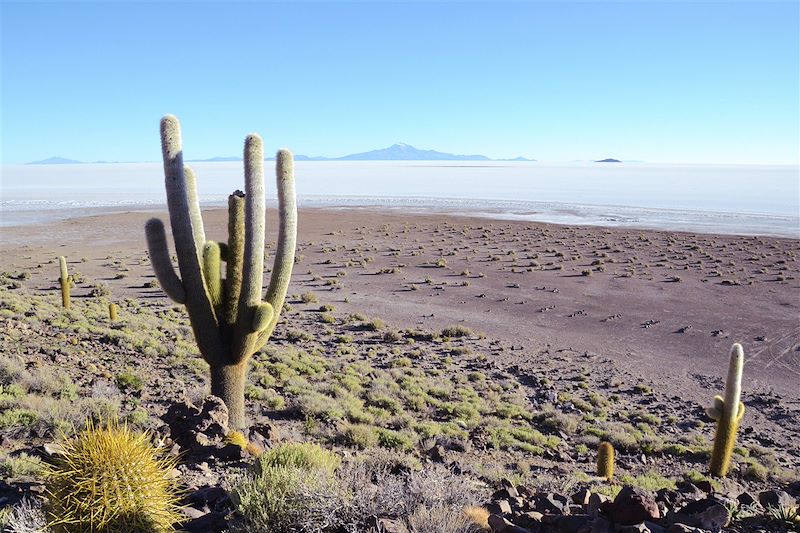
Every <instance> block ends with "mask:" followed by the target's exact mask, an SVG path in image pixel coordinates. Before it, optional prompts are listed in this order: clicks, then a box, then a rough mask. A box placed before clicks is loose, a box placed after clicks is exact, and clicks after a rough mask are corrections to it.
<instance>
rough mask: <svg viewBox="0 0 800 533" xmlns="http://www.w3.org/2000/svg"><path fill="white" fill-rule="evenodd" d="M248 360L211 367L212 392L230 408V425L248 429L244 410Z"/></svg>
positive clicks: (234, 427) (236, 429)
mask: <svg viewBox="0 0 800 533" xmlns="http://www.w3.org/2000/svg"><path fill="white" fill-rule="evenodd" d="M247 365H248V362H247V361H245V362H243V363H239V364H236V365H221V366H212V367H211V394H213V395H214V396H218V397H220V398H222V401H223V402H225V406H226V407H227V408H228V427H230V428H231V429H232V430H235V431H243V430H246V429H247V417H246V416H245V411H244V387H245V385H246V384H247Z"/></svg>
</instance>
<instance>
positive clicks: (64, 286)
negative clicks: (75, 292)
mask: <svg viewBox="0 0 800 533" xmlns="http://www.w3.org/2000/svg"><path fill="white" fill-rule="evenodd" d="M58 266H59V268H60V270H61V276H60V277H59V278H58V281H59V282H60V283H61V305H62V306H63V307H64V309H69V305H70V301H69V287H70V284H72V276H70V275H69V273H68V272H67V259H66V258H65V257H64V256H63V255H62V256H60V257H59V258H58Z"/></svg>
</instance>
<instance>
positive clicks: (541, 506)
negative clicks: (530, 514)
mask: <svg viewBox="0 0 800 533" xmlns="http://www.w3.org/2000/svg"><path fill="white" fill-rule="evenodd" d="M566 503H567V499H566V498H564V497H563V496H560V495H558V494H553V493H552V492H551V493H548V494H537V495H536V496H534V497H533V508H534V510H536V511H539V512H540V513H543V514H547V513H553V514H564V507H565V504H566Z"/></svg>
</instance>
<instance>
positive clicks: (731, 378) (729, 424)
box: [707, 343, 744, 477]
mask: <svg viewBox="0 0 800 533" xmlns="http://www.w3.org/2000/svg"><path fill="white" fill-rule="evenodd" d="M743 366H744V351H743V350H742V345H741V344H738V343H736V344H734V345H733V347H732V348H731V357H730V362H729V365H728V380H727V382H726V383H725V398H724V399H723V398H721V397H719V396H717V397H715V398H714V405H713V406H712V407H710V408H708V409H707V413H708V415H709V416H710V417H711V418H713V419H714V420H716V421H717V430H716V433H715V435H714V449H713V451H712V452H711V466H710V471H711V475H713V476H717V477H725V476H726V475H727V473H728V469H729V468H730V465H731V456H732V455H733V448H734V446H735V445H736V432H737V431H738V429H739V422H740V421H741V420H742V417H743V416H744V404H743V403H742V402H741V401H740V397H741V394H742V368H743Z"/></svg>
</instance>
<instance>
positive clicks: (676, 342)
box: [0, 211, 800, 532]
mask: <svg viewBox="0 0 800 533" xmlns="http://www.w3.org/2000/svg"><path fill="white" fill-rule="evenodd" d="M207 216H208V222H207V227H208V228H211V229H210V230H209V233H210V234H212V235H211V236H212V237H213V231H214V230H213V228H214V227H215V224H214V221H217V220H218V219H219V216H220V213H218V212H211V213H209V214H208V215H207ZM145 218H146V215H142V214H128V215H124V216H116V215H115V216H107V217H97V218H94V219H79V220H76V221H69V222H68V223H63V224H61V225H58V226H53V227H52V228H49V229H50V230H52V231H45V232H42V231H41V228H39V229H38V230H37V231H34V230H33V229H32V228H17V229H14V230H13V231H12V230H9V229H7V228H6V229H4V230H3V232H4V233H3V237H4V238H3V243H4V244H3V248H5V250H3V253H2V254H0V255H2V257H3V260H2V270H4V271H5V272H4V273H3V277H2V280H0V282H1V283H0V286H1V287H2V288H0V331H1V332H2V333H0V358H1V359H0V385H2V387H3V388H2V391H0V446H1V448H0V453H1V454H2V457H3V458H2V459H0V460H2V461H3V467H2V468H3V469H4V470H3V471H4V477H5V478H6V482H5V485H3V487H2V495H0V499H2V502H0V504H4V505H8V504H10V503H13V502H15V501H17V500H18V499H19V498H21V497H22V496H24V495H26V494H32V495H34V496H35V495H37V494H39V493H40V491H41V475H40V474H41V468H40V467H41V465H42V463H46V462H47V461H49V460H50V455H51V453H52V452H53V451H54V450H55V449H54V448H52V447H51V446H50V444H51V443H53V442H56V441H57V440H58V438H59V437H58V434H59V431H65V432H67V433H69V432H70V431H71V430H72V429H71V428H72V427H74V426H80V425H81V424H82V423H83V421H84V419H85V417H86V416H92V415H93V416H95V417H108V416H119V417H121V418H124V419H126V420H127V421H128V422H129V423H130V424H131V425H133V426H135V427H137V428H141V429H147V430H151V431H153V432H154V434H155V435H156V436H157V437H156V438H157V439H158V441H159V442H161V443H162V444H164V445H165V447H166V448H167V449H169V450H171V453H179V454H181V455H180V457H181V463H180V465H179V467H178V470H179V472H180V480H181V484H182V485H183V486H184V487H185V488H186V489H187V491H188V494H187V496H186V503H187V504H188V506H187V511H186V513H187V518H190V519H191V520H192V522H189V524H188V525H187V526H185V527H187V528H189V529H191V530H194V531H214V530H222V529H223V528H224V527H226V523H227V522H226V520H227V519H228V518H230V517H231V516H233V515H232V514H231V510H232V504H231V503H230V501H229V498H228V496H227V489H228V488H229V485H228V483H229V482H230V480H231V479H234V478H235V476H236V474H237V473H238V472H242V471H245V470H246V469H247V468H248V465H249V464H251V463H252V461H253V458H252V456H251V455H250V453H249V452H248V451H247V450H243V449H242V448H240V447H238V446H236V445H232V444H230V443H228V442H227V440H226V439H225V435H226V434H227V429H226V427H225V424H226V414H225V413H224V406H219V405H216V404H215V403H214V400H213V399H207V398H206V396H207V391H208V380H207V365H206V364H205V363H204V362H203V361H202V360H201V359H199V358H198V357H197V355H196V347H195V346H194V344H193V338H192V334H191V330H190V328H189V326H188V322H187V319H186V316H185V313H184V311H183V310H182V309H181V308H180V307H179V306H175V305H173V304H172V303H170V302H169V301H168V300H167V299H166V298H165V297H164V296H163V294H162V293H161V291H160V289H159V288H158V286H157V284H156V283H154V278H153V277H152V274H151V272H150V270H149V265H148V260H147V256H146V253H145V252H144V246H143V245H142V244H141V241H143V238H142V236H141V235H139V233H138V230H137V228H139V227H141V226H140V223H141V222H142V221H143V220H144V219H145ZM301 224H302V225H301V238H300V249H299V251H298V262H297V265H296V268H295V275H294V276H293V284H292V287H291V289H290V295H291V297H290V298H289V300H288V305H287V308H286V309H285V310H284V313H283V315H282V316H283V319H282V321H281V323H280V325H279V327H278V329H277V330H276V332H275V335H274V336H273V339H272V340H271V342H270V343H269V344H268V346H267V348H265V349H264V350H262V351H261V352H260V353H258V354H256V356H255V357H254V359H253V365H252V369H251V373H250V385H249V387H248V390H247V396H248V410H249V413H248V414H249V416H250V419H251V421H252V423H253V426H252V430H251V433H250V435H248V437H249V440H250V441H251V442H253V443H256V444H257V445H258V446H260V447H264V448H269V447H270V446H273V445H274V444H275V443H276V442H281V441H316V442H320V443H322V444H324V445H325V446H326V447H329V448H333V449H336V450H338V451H339V453H341V454H342V455H343V457H345V458H353V457H357V456H361V455H364V454H367V455H369V454H372V453H378V452H380V453H390V454H391V458H390V459H387V460H390V461H391V462H393V463H395V464H397V465H402V467H403V468H408V469H410V470H414V469H420V468H421V469H426V468H432V467H435V466H436V467H446V470H447V471H448V472H449V473H450V474H451V475H454V476H457V477H458V478H459V479H463V481H464V483H465V484H470V485H471V486H472V485H474V486H476V487H479V488H480V490H478V491H477V492H476V493H475V494H476V495H477V496H476V497H475V498H476V501H474V502H472V503H474V504H476V505H483V504H485V505H486V506H487V509H488V510H489V511H491V512H492V513H494V515H495V516H494V518H492V517H490V518H489V520H490V522H489V523H488V525H490V526H491V527H492V530H493V531H512V532H513V531H523V529H511V528H512V527H517V528H524V530H530V531H594V530H597V531H607V530H610V529H609V528H611V527H612V526H613V527H616V528H617V529H618V530H619V529H622V530H631V531H633V529H625V528H630V527H632V526H634V525H636V527H639V529H636V530H637V531H644V529H642V527H647V528H648V529H649V530H651V531H662V530H670V531H692V529H689V528H690V527H701V528H703V529H707V530H718V529H719V528H720V527H723V526H724V524H722V525H720V523H721V522H722V521H723V518H724V517H725V516H727V519H725V520H724V523H725V524H728V525H727V529H729V530H733V531H782V530H790V528H791V527H793V526H792V525H791V523H790V521H789V520H788V518H787V517H783V518H784V519H780V517H777V518H776V517H773V516H772V515H771V514H770V511H768V510H767V507H769V508H770V509H771V510H772V512H774V513H777V512H778V511H777V509H779V508H781V507H783V508H789V507H791V505H794V504H793V503H792V500H793V499H794V498H796V497H797V496H798V486H797V481H798V468H799V467H800V447H799V446H798V440H797V436H798V430H797V428H798V427H800V426H798V422H800V399H798V396H800V395H798V393H797V388H796V385H797V376H798V373H797V372H798V370H797V368H798V353H800V352H798V350H797V348H798V329H800V328H798V326H797V319H798V315H797V313H798V311H797V310H798V270H800V269H799V268H798V262H797V259H796V252H797V248H798V243H797V241H792V240H786V239H771V238H749V237H747V238H745V237H718V236H703V235H688V234H669V233H659V232H631V231H618V230H613V231H612V230H605V229H600V228H566V227H559V226H546V225H541V224H515V223H506V222H489V221H480V220H474V219H457V218H441V217H432V216H430V217H416V218H414V219H413V220H406V219H404V217H402V216H399V215H378V214H375V213H362V212H324V211H314V212H309V213H308V214H306V216H303V213H301ZM87 235H91V239H89V238H88V237H87ZM6 236H9V237H11V238H13V241H12V240H9V239H6ZM217 237H221V235H220V236H217ZM12 244H13V245H14V246H15V248H14V250H15V252H14V254H13V255H11V254H10V252H9V251H8V249H9V247H10V246H11V245H12ZM57 255H66V256H68V258H69V260H70V270H71V272H72V273H73V274H74V275H76V278H77V279H76V281H77V283H76V287H75V289H74V291H73V294H74V298H73V308H72V309H71V310H70V311H64V310H63V309H61V308H60V295H59V292H58V290H57V283H56V278H57V277H58V267H57V263H56V261H55V257H56V256H57ZM112 301H113V302H115V303H117V304H118V305H119V308H120V311H119V318H118V320H117V321H115V322H111V321H110V319H109V318H108V309H107V306H108V303H109V302H112ZM734 341H740V342H742V343H743V344H744V345H745V352H746V356H747V363H746V366H745V386H744V396H743V401H744V402H745V404H746V405H747V407H748V411H747V415H746V416H745V419H744V421H743V423H742V427H741V431H740V436H739V441H738V447H737V449H736V451H735V466H734V468H733V471H732V473H731V475H730V476H729V479H726V480H716V479H712V478H708V477H707V476H706V472H707V463H708V456H709V453H710V446H711V441H712V437H713V422H712V421H710V420H708V419H706V418H705V415H704V411H703V407H704V406H705V405H706V404H708V403H710V401H711V399H712V397H713V395H714V394H718V393H721V392H722V388H723V376H724V375H725V372H726V362H727V353H728V350H729V348H730V344H731V343H732V342H734ZM601 440H607V441H610V442H611V443H613V444H614V446H615V448H616V450H617V471H616V475H615V477H614V480H613V481H612V482H608V481H606V480H603V479H600V478H598V477H596V475H595V461H596V449H597V445H598V443H599V442H600V441H601ZM623 486H630V487H632V488H631V489H624V490H623V489H622V487H623ZM779 491H784V492H785V494H784V493H781V492H779ZM492 493H493V494H492ZM607 500H608V501H607ZM612 502H613V503H612ZM631 502H633V503H631ZM698 502H699V503H698ZM637 505H638V506H639V507H641V509H639V510H638V511H637V510H636V509H637ZM687 506H688V507H687ZM720 508H723V509H724V510H725V513H727V514H724V513H723V512H722V511H721V510H720ZM631 509H633V510H631ZM645 511H646V512H647V513H648V514H647V515H646V516H645V515H644V514H641V513H644V512H645ZM628 512H630V513H633V514H632V515H630V516H628V515H626V516H625V517H622V515H624V513H628ZM636 512H640V515H636V514H635V513H636ZM631 516H633V518H631ZM377 518H380V519H381V520H382V521H381V522H380V524H381V525H380V527H381V528H384V529H386V530H388V528H390V527H396V528H402V527H405V526H404V525H403V524H402V523H401V522H402V517H396V516H384V517H377ZM634 518H636V519H637V521H636V522H632V521H633V520H634ZM639 518H641V519H639ZM628 522H630V523H628ZM676 522H679V523H682V524H685V526H676V525H673V524H674V523H676ZM508 523H514V524H516V526H510V525H508ZM643 523H644V524H645V526H638V525H639V524H643ZM374 527H376V528H377V527H378V522H377V521H376V523H375V525H374ZM682 527H683V528H684V529H680V528H682ZM795 527H796V526H795ZM504 528H505V529H504ZM603 528H605V529H603ZM659 528H662V529H659ZM415 530H420V529H419V527H417V528H416V529H415Z"/></svg>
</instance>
